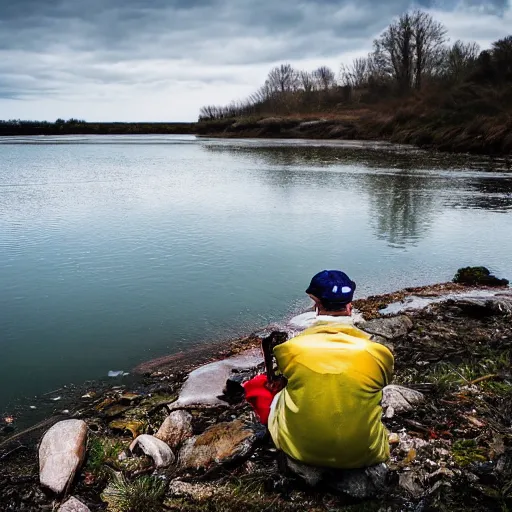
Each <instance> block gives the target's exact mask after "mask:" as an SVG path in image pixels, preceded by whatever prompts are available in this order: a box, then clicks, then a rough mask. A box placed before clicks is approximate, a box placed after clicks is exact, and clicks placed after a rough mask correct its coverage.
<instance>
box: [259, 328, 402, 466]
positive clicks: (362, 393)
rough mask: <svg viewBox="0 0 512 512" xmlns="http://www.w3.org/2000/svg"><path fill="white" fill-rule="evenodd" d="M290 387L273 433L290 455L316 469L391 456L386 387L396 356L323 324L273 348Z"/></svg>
mask: <svg viewBox="0 0 512 512" xmlns="http://www.w3.org/2000/svg"><path fill="white" fill-rule="evenodd" d="M274 355H275V356H276V359H277V364H278V367H279V370H280V371H281V373H282V374H283V375H284V376H285V377H286V378H287V379H288V384H287V386H286V388H285V389H283V390H282V391H281V392H280V393H279V394H278V395H276V397H275V399H274V402H273V405H272V410H271V412H270V417H269V423H268V425H269V430H270V434H271V435H272V439H273V440H274V443H275V444H276V446H277V447H278V448H279V449H281V450H283V451H284V452H285V453H286V454H287V455H289V456H290V457H292V458H294V459H296V460H299V461H301V462H304V463H306V464H311V465H315V466H324V467H333V468H361V467H366V466H371V465H374V464H377V463H379V462H384V461H386V460H387V459H388V457H389V444H388V438H387V432H386V429H385V428H384V425H383V424H382V422H381V415H382V408H381V405H380V402H381V400H382V388H383V387H385V386H386V385H387V384H388V383H389V381H390V380H391V376H392V373H393V363H394V360H393V355H392V354H391V352H390V351H389V350H388V349H387V348H386V347H385V346H383V345H380V344H378V343H373V342H371V341H370V336H369V335H368V334H366V333H364V332H363V331H360V330H359V329H357V328H356V327H353V326H351V325H342V324H324V325H322V324H321V325H316V326H314V327H311V328H310V329H307V330H305V331H304V332H302V333H301V334H299V335H298V336H296V337H295V338H292V339H291V340H289V341H287V342H286V343H283V344H282V345H278V346H277V347H275V348H274Z"/></svg>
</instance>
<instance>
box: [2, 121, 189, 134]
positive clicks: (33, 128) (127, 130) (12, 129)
mask: <svg viewBox="0 0 512 512" xmlns="http://www.w3.org/2000/svg"><path fill="white" fill-rule="evenodd" d="M178 133H180V134H181V133H195V123H87V122H86V121H83V120H79V119H68V120H67V121H65V120H64V119H57V120H56V121H55V122H49V121H22V120H20V119H11V120H9V121H0V136H9V135H18V136H23V135H81V134H83V135H123V134H126V135H129V134H134V135H135V134H178Z"/></svg>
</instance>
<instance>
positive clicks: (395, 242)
mask: <svg viewBox="0 0 512 512" xmlns="http://www.w3.org/2000/svg"><path fill="white" fill-rule="evenodd" d="M364 182H365V186H366V191H367V192H368V194H369V196H370V205H371V213H370V223H371V224H372V226H373V228H374V230H375V232H376V235H377V237H378V238H379V239H381V240H386V241H387V242H388V244H389V245H391V246H393V247H405V246H407V245H414V244H416V243H417V242H418V241H419V240H420V239H422V238H424V237H426V236H427V235H428V232H429V227H430V225H431V223H432V218H433V213H434V211H435V202H436V195H435V194H434V193H432V190H431V185H432V183H431V181H430V180H429V178H427V177H425V176H421V175H415V174H413V173H410V172H409V171H400V172H397V173H393V174H377V175H375V174H373V175H367V176H365V178H364ZM429 189H430V190H429Z"/></svg>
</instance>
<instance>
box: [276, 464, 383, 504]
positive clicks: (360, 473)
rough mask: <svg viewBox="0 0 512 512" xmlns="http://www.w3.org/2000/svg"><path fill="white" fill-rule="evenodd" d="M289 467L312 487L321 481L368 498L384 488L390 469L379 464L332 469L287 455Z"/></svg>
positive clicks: (353, 496) (334, 488) (342, 490)
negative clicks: (316, 465)
mask: <svg viewBox="0 0 512 512" xmlns="http://www.w3.org/2000/svg"><path fill="white" fill-rule="evenodd" d="M286 465H287V467H288V469H289V470H290V471H291V472H292V473H293V474H295V475H296V476H298V477H299V478H300V479H301V480H303V481H304V482H306V484H308V485H309V486H311V487H314V486H316V485H318V484H320V483H322V484H324V485H325V486H327V487H328V488H330V489H332V490H334V491H336V492H338V493H342V494H346V495H347V496H350V497H351V498H355V499H367V498H371V497H372V496H374V495H375V494H376V493H378V492H380V491H382V490H384V489H385V488H386V485H387V478H388V474H389V469H388V467H387V466H386V464H377V465H376V466H371V467H368V468H362V469H338V470H336V469H330V468H320V467H315V466H309V465H307V464H303V463H301V462H298V461H296V460H293V459H291V458H290V457H286Z"/></svg>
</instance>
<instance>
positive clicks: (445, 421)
mask: <svg viewBox="0 0 512 512" xmlns="http://www.w3.org/2000/svg"><path fill="white" fill-rule="evenodd" d="M484 274H485V273H484ZM472 276H474V273H473V274H470V275H469V277H468V275H466V274H464V273H462V274H461V273H460V272H459V274H458V279H457V280H458V281H459V283H444V284H440V285H435V286H429V287H422V288H414V289H406V290H401V291H399V292H396V293H394V294H388V295H382V296H378V297H369V298H367V299H362V300H359V301H357V302H356V304H355V305H356V307H357V308H358V309H359V310H360V311H361V312H362V313H363V316H364V317H365V322H363V323H362V324H361V325H360V328H362V329H363V330H366V331H367V332H369V333H371V334H372V335H373V336H374V339H375V341H377V342H379V343H384V344H386V345H387V346H388V347H390V348H391V349H392V351H393V352H394V355H395V379H394V382H393V385H392V386H389V387H388V388H386V390H385V392H384V398H383V412H384V416H383V421H384V423H385V425H386V427H387V429H388V431H389V442H390V445H391V460H390V461H389V463H388V465H387V468H386V467H382V468H373V469H372V470H354V471H339V472H329V473H328V474H327V475H325V474H324V475H322V476H323V478H322V479H321V481H320V479H319V470H318V469H317V468H306V470H304V467H302V468H298V467H293V465H291V464H290V463H289V462H287V461H286V459H284V458H283V457H282V456H281V455H280V454H279V453H278V452H277V451H276V450H275V448H274V447H273V445H272V441H271V440H270V438H269V436H268V434H267V432H266V429H265V428H263V427H262V426H261V425H259V424H258V423H257V422H256V421H255V418H254V415H253V413H252V411H251V409H250V407H249V406H248V405H247V404H246V403H244V401H243V399H242V398H243V397H242V395H241V394H240V392H239V388H238V387H237V386H236V382H237V381H243V380H244V379H246V378H248V377H250V376H252V375H254V374H256V373H258V372H260V371H261V370H262V368H263V362H262V358H261V355H260V352H259V350H258V344H259V341H260V336H262V335H264V333H259V334H258V335H256V334H255V335H253V336H250V337H247V338H243V339H239V340H235V341H233V342H231V343H229V344H225V345H223V346H216V347H215V346H214V348H211V349H210V352H209V353H204V350H203V352H202V353H201V354H199V353H198V352H196V353H194V352H193V353H192V354H182V355H177V356H172V357H169V358H162V359H160V360H156V361H153V362H151V363H148V364H145V365H141V366H140V367H139V371H140V372H141V373H142V374H143V375H142V376H141V378H140V379H138V380H136V381H133V382H131V383H130V384H123V383H122V381H121V382H120V383H118V384H119V385H114V386H111V387H110V388H108V389H105V390H99V389H95V388H94V386H91V389H89V390H88V391H87V392H86V393H84V394H83V395H81V397H80V398H79V399H78V400H77V403H76V404H75V407H73V408H72V409H70V410H69V411H68V413H67V415H66V417H65V418H63V417H62V416H55V417H51V418H48V419H46V420H45V421H44V422H42V423H41V424H40V425H38V426H36V427H33V428H31V429H29V430H28V431H25V432H16V431H14V432H8V433H5V432H4V434H2V436H1V437H0V510H1V511H36V510H37V511H44V510H47V511H53V510H60V511H63V512H70V511H77V512H87V511H99V510H108V511H112V512H130V511H133V512H137V511H158V510H172V511H178V510H180V511H181V510H185V511H186V510H190V511H192V510H194V511H196V510H199V511H201V510H202V511H230V510H244V511H252V510H254V511H261V510H285V511H288V510H289V511H294V510H301V511H303V510H315V511H328V510H329V511H332V510H347V511H348V510H350V511H352V510H354V511H355V510H361V511H382V512H384V511H386V512H387V511H394V510H397V511H398V510H401V511H408V510H410V511H418V512H419V511H427V510H455V511H456V510H461V511H462V510H464V511H473V510H474V511H482V510H496V511H507V510H510V509H512V364H511V363H512V291H511V290H510V288H508V286H506V283H505V282H501V283H500V282H497V281H489V280H487V281H486V280H485V276H487V277H489V276H488V273H487V274H485V275H484V276H483V278H484V280H483V281H482V276H480V279H473V278H472ZM490 285H500V286H498V287H495V286H490ZM290 334H291V333H290ZM228 378H229V379H230V383H235V385H230V384H227V380H228ZM7 420H8V418H4V419H3V420H0V421H4V422H5V421H7Z"/></svg>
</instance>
